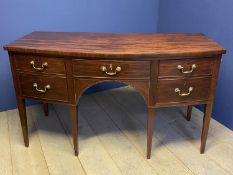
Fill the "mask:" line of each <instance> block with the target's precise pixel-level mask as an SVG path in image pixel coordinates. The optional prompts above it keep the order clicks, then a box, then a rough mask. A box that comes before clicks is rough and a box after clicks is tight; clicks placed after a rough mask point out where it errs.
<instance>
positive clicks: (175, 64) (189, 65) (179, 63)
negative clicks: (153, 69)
mask: <svg viewBox="0 0 233 175" xmlns="http://www.w3.org/2000/svg"><path fill="white" fill-rule="evenodd" d="M213 61H214V60H213V59H211V58H209V59H205V60H201V59H188V60H171V61H169V60H168V61H160V64H159V78H163V77H184V76H205V75H211V74H212V67H213Z"/></svg>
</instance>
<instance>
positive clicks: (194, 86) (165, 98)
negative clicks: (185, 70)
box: [157, 77, 211, 103]
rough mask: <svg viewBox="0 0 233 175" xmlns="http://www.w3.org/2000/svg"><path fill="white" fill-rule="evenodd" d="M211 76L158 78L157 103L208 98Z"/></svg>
mask: <svg viewBox="0 0 233 175" xmlns="http://www.w3.org/2000/svg"><path fill="white" fill-rule="evenodd" d="M210 83H211V78H210V77H202V78H199V77H194V78H184V79H160V80H158V97H157V103H168V102H186V101H187V102H188V101H203V100H208V97H209V89H210Z"/></svg>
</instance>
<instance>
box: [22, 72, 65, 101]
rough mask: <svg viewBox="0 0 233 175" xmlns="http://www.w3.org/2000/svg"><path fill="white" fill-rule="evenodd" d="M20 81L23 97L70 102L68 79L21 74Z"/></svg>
mask: <svg viewBox="0 0 233 175" xmlns="http://www.w3.org/2000/svg"><path fill="white" fill-rule="evenodd" d="M19 81H20V88H21V91H22V95H23V96H26V97H33V98H39V99H47V100H57V101H68V91H67V81H66V78H62V77H52V76H38V75H27V74H20V75H19Z"/></svg>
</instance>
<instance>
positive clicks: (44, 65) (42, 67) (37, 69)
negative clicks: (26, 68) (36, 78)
mask: <svg viewBox="0 0 233 175" xmlns="http://www.w3.org/2000/svg"><path fill="white" fill-rule="evenodd" d="M30 64H31V66H32V67H33V69H35V70H36V71H43V70H44V69H45V68H46V67H48V63H47V62H44V63H42V65H41V67H36V66H35V61H33V60H32V61H30Z"/></svg>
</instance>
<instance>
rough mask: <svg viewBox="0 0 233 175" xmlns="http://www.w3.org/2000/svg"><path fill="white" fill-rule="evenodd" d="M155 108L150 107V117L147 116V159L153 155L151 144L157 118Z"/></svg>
mask: <svg viewBox="0 0 233 175" xmlns="http://www.w3.org/2000/svg"><path fill="white" fill-rule="evenodd" d="M154 114H155V109H154V108H148V118H147V159H150V156H151V145H152V136H153V131H154V119H155V115H154Z"/></svg>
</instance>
